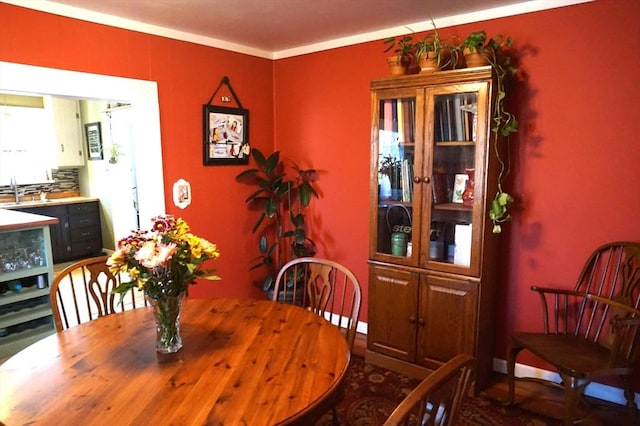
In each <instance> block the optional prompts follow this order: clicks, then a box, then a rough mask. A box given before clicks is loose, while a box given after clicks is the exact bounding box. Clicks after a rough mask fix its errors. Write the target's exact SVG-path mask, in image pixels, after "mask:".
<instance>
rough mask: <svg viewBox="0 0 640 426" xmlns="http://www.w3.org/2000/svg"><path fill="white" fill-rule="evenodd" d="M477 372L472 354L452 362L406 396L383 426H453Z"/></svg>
mask: <svg viewBox="0 0 640 426" xmlns="http://www.w3.org/2000/svg"><path fill="white" fill-rule="evenodd" d="M475 369H476V359H475V358H474V357H472V356H471V355H469V354H460V355H457V356H455V357H454V358H452V359H450V360H449V361H448V362H446V363H445V364H443V365H442V366H441V367H440V368H438V369H437V370H436V371H434V372H433V373H431V374H430V375H429V376H427V378H426V379H424V380H423V381H422V382H421V383H420V384H419V385H418V386H417V387H416V388H415V389H414V390H412V391H411V392H410V393H409V395H407V397H406V398H405V399H404V400H403V401H402V402H401V403H400V404H399V405H398V406H397V407H396V409H395V410H394V411H393V413H391V415H390V416H389V418H388V419H387V421H386V422H385V423H384V426H398V425H413V424H415V425H420V426H432V425H438V426H441V425H442V426H445V425H446V426H449V425H453V424H454V422H455V420H456V417H457V415H458V412H459V411H460V404H461V403H462V400H463V399H464V397H465V395H466V394H467V392H468V391H469V387H470V386H471V383H472V381H473V378H474V374H475Z"/></svg>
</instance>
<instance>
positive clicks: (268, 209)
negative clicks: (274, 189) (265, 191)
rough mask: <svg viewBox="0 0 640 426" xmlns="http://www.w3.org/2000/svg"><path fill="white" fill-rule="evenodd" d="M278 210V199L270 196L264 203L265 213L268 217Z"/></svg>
mask: <svg viewBox="0 0 640 426" xmlns="http://www.w3.org/2000/svg"><path fill="white" fill-rule="evenodd" d="M277 212H278V200H274V199H273V198H268V199H267V200H266V203H265V204H264V215H265V216H266V217H268V218H272V217H273V216H275V214H276V213H277Z"/></svg>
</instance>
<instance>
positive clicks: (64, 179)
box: [0, 169, 80, 197]
mask: <svg viewBox="0 0 640 426" xmlns="http://www.w3.org/2000/svg"><path fill="white" fill-rule="evenodd" d="M51 175H52V177H53V180H54V182H52V183H44V184H30V185H20V182H18V191H19V193H20V196H24V195H27V196H29V195H39V194H40V192H46V193H55V192H67V191H80V179H79V178H78V169H58V170H55V169H53V170H51ZM7 195H13V189H12V188H11V186H9V185H0V197H1V196H7Z"/></svg>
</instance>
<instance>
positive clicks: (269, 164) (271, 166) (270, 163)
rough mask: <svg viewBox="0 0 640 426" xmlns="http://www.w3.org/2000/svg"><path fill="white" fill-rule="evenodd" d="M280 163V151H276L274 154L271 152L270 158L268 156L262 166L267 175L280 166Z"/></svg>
mask: <svg viewBox="0 0 640 426" xmlns="http://www.w3.org/2000/svg"><path fill="white" fill-rule="evenodd" d="M279 163H280V152H279V151H276V152H274V153H273V154H271V155H270V156H269V158H267V160H266V161H265V163H264V166H263V167H262V168H263V169H264V172H265V173H266V174H267V175H270V174H271V173H273V171H274V170H275V169H276V167H278V164H279Z"/></svg>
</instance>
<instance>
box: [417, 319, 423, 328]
mask: <svg viewBox="0 0 640 426" xmlns="http://www.w3.org/2000/svg"><path fill="white" fill-rule="evenodd" d="M418 325H419V326H420V327H424V319H423V318H420V319H419V320H418Z"/></svg>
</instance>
